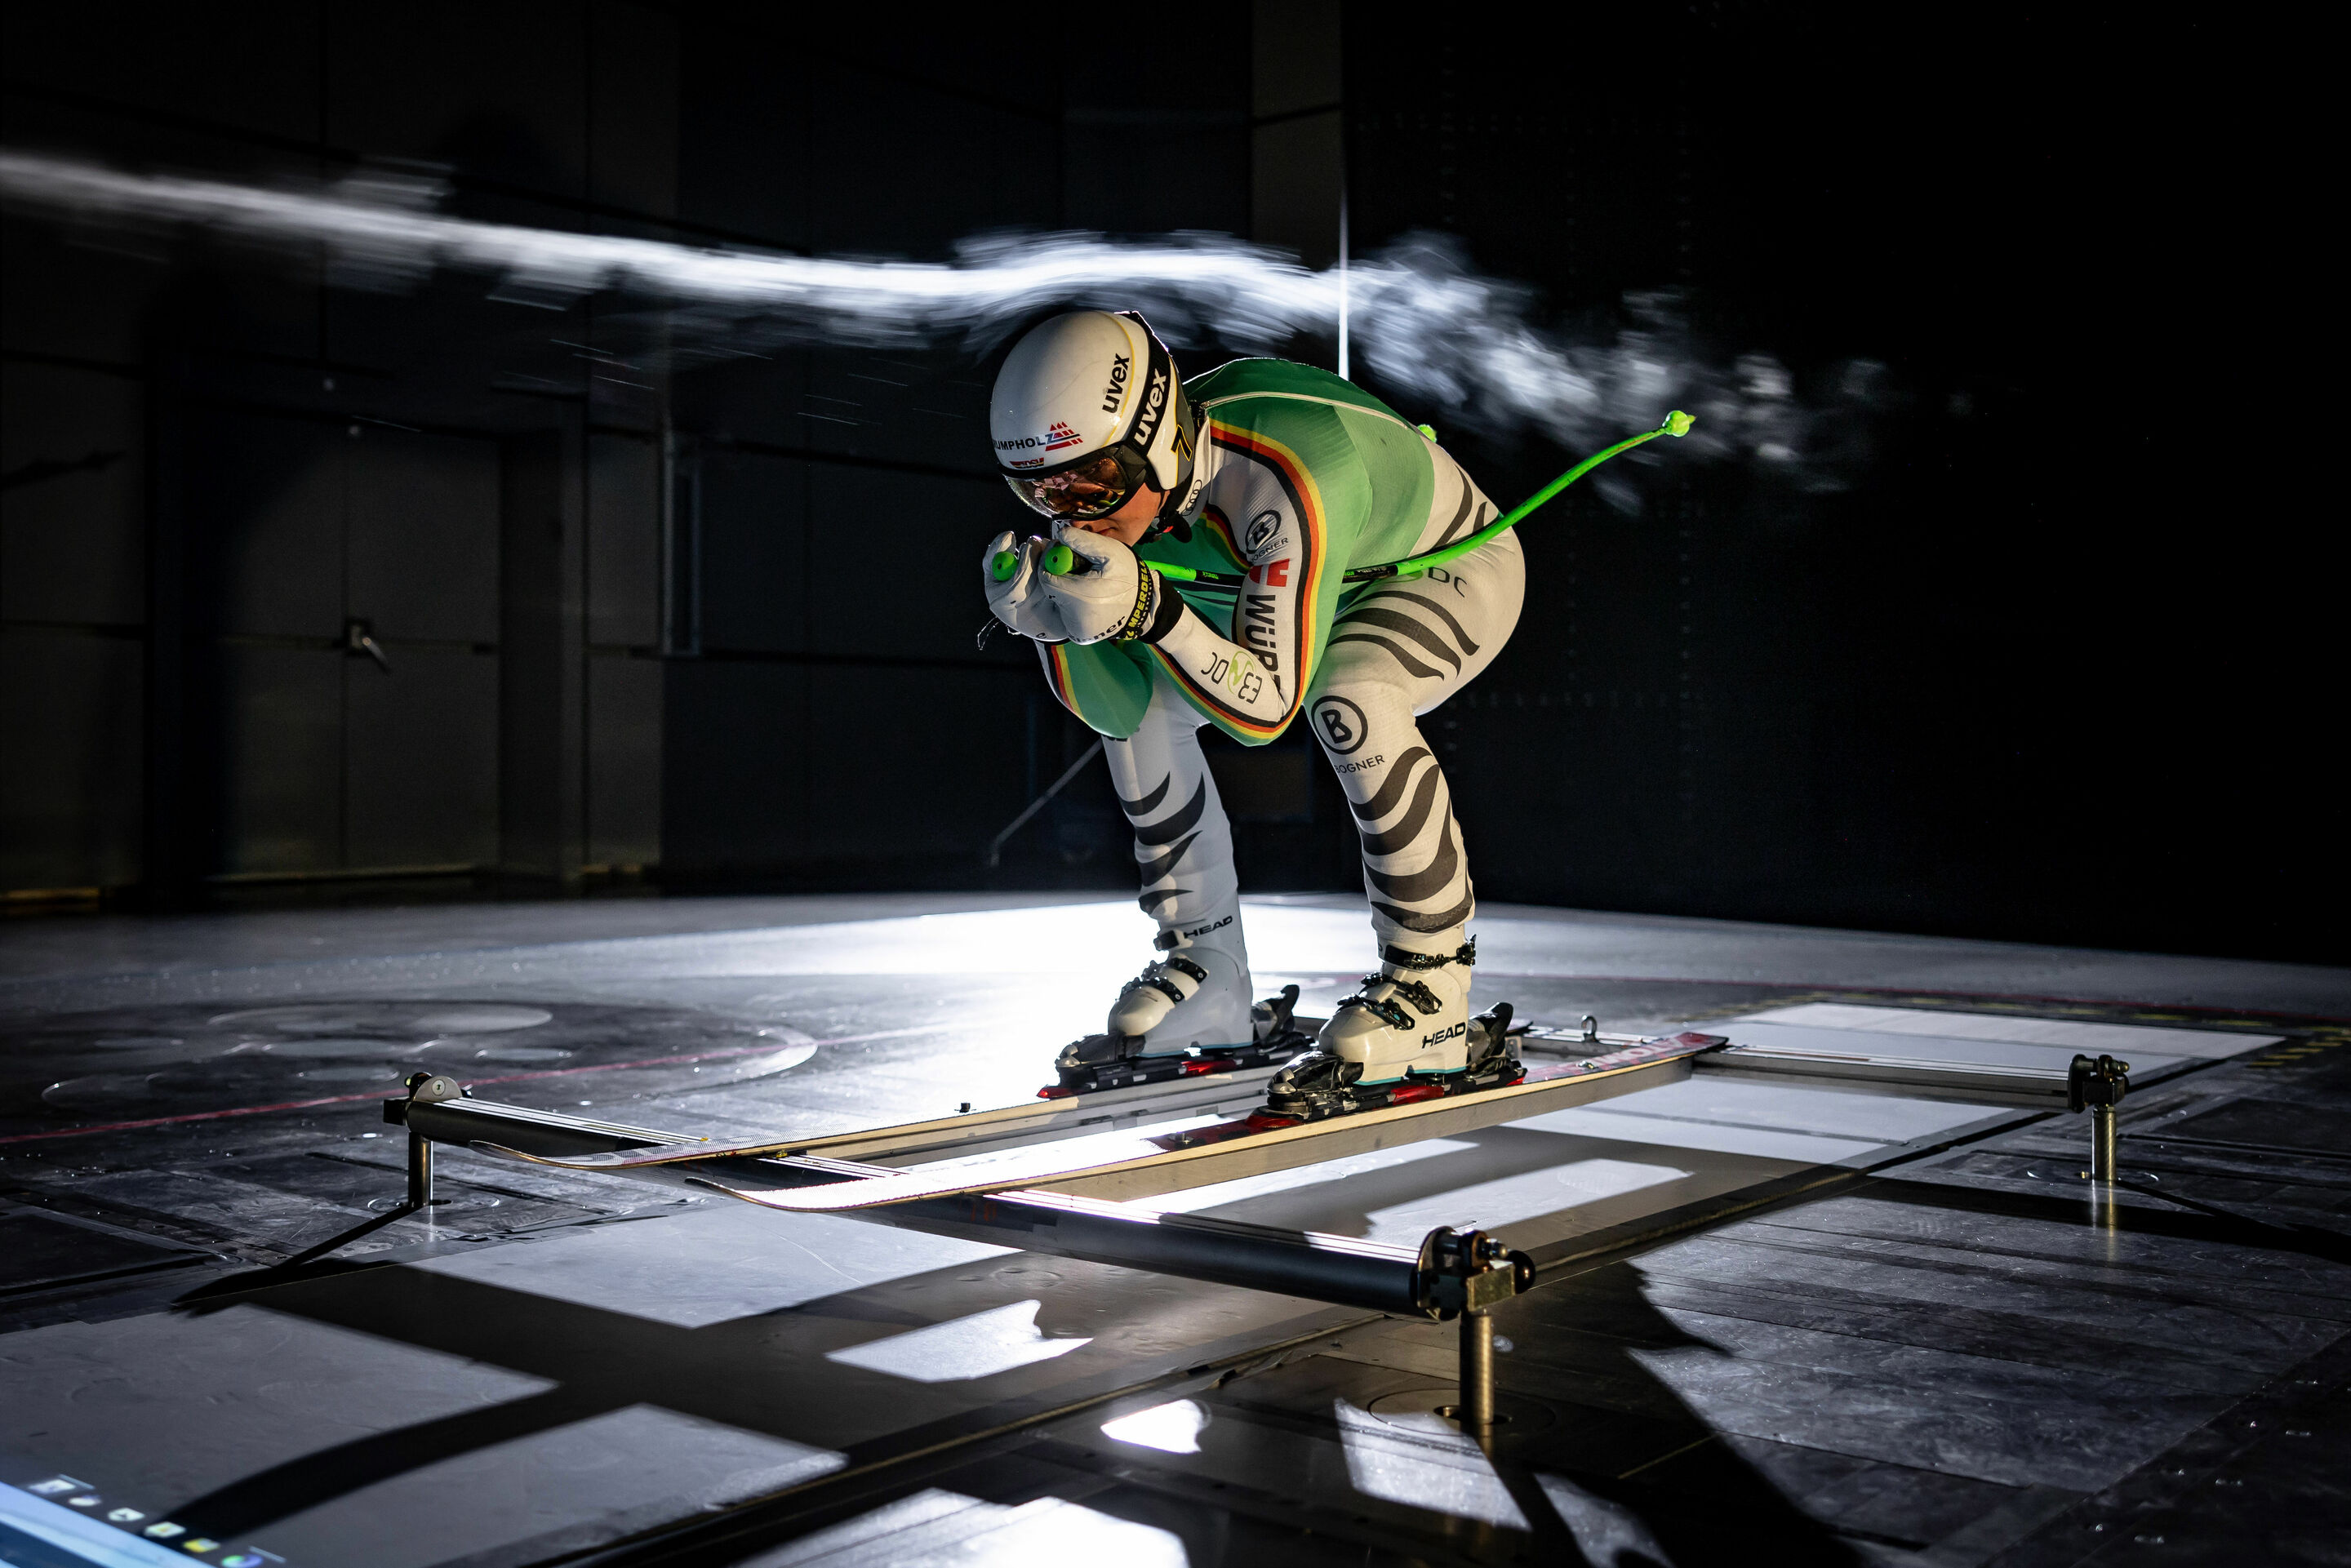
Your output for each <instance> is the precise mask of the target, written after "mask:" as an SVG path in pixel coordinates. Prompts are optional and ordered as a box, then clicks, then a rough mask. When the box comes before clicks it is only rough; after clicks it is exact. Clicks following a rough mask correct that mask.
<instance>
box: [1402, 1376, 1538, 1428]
mask: <svg viewBox="0 0 2351 1568" xmlns="http://www.w3.org/2000/svg"><path fill="white" fill-rule="evenodd" d="M1460 1401H1461V1391H1460V1390H1459V1389H1458V1388H1406V1389H1403V1390H1400V1391H1398V1392H1397V1393H1395V1394H1383V1395H1381V1396H1379V1397H1378V1398H1377V1399H1374V1400H1373V1401H1372V1403H1371V1406H1370V1409H1371V1413H1372V1414H1373V1415H1374V1416H1378V1417H1379V1418H1380V1419H1381V1420H1382V1421H1384V1422H1386V1423H1387V1424H1388V1425H1389V1426H1391V1427H1395V1428H1396V1429H1397V1430H1399V1431H1405V1432H1442V1433H1448V1434H1449V1433H1456V1432H1458V1431H1460V1430H1461V1427H1460V1424H1459V1423H1458V1422H1457V1421H1455V1420H1454V1419H1453V1415H1452V1412H1453V1409H1454V1406H1457V1405H1458V1404H1459V1403H1460ZM1494 1405H1495V1410H1494V1414H1495V1415H1497V1416H1500V1417H1501V1420H1500V1422H1499V1426H1500V1427H1501V1429H1502V1434H1503V1435H1504V1436H1507V1437H1524V1436H1525V1435H1527V1434H1528V1433H1530V1432H1540V1431H1541V1430H1542V1429H1543V1428H1544V1427H1548V1426H1550V1425H1551V1424H1552V1421H1554V1420H1555V1419H1557V1417H1556V1416H1554V1414H1553V1413H1552V1408H1551V1406H1548V1405H1545V1404H1544V1403H1543V1402H1542V1401H1541V1400H1540V1399H1527V1398H1522V1397H1520V1396H1518V1395H1515V1394H1497V1395H1496V1396H1494Z"/></svg>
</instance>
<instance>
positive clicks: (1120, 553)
mask: <svg viewBox="0 0 2351 1568" xmlns="http://www.w3.org/2000/svg"><path fill="white" fill-rule="evenodd" d="M1053 539H1054V542H1055V543H1057V544H1065V545H1067V546H1069V547H1070V552H1071V554H1072V555H1075V556H1078V557H1080V558H1081V559H1082V560H1083V561H1084V562H1085V563H1086V566H1087V568H1088V569H1089V570H1081V571H1073V572H1068V573H1065V574H1064V575H1062V576H1060V577H1056V576H1054V575H1053V574H1051V573H1050V572H1046V573H1043V574H1042V577H1043V580H1044V584H1045V597H1046V599H1047V600H1048V601H1050V602H1051V604H1052V606H1053V608H1054V610H1055V611H1056V612H1059V614H1060V616H1061V624H1062V625H1063V626H1064V627H1066V628H1067V629H1068V633H1069V639H1070V641H1071V642H1072V643H1102V642H1108V641H1109V640H1110V639H1112V638H1114V637H1115V638H1121V639H1124V638H1129V637H1136V636H1141V635H1142V634H1143V633H1144V632H1147V631H1149V630H1151V629H1152V622H1153V621H1154V619H1155V612H1157V611H1158V609H1159V607H1160V604H1161V601H1162V597H1163V594H1164V592H1165V590H1164V589H1163V588H1162V587H1161V585H1160V580H1159V574H1158V573H1157V572H1155V571H1153V570H1151V569H1150V568H1149V567H1146V566H1144V564H1143V563H1142V562H1141V561H1139V560H1137V559H1135V555H1134V551H1133V550H1131V549H1127V548H1126V547H1125V546H1124V545H1123V544H1121V543H1119V542H1118V541H1117V540H1116V539H1113V538H1103V537H1102V535H1100V534H1092V533H1088V532H1087V531H1086V530H1085V529H1083V528H1074V527H1072V526H1071V525H1070V524H1068V523H1061V524H1059V525H1057V526H1056V527H1055V528H1054V529H1053Z"/></svg>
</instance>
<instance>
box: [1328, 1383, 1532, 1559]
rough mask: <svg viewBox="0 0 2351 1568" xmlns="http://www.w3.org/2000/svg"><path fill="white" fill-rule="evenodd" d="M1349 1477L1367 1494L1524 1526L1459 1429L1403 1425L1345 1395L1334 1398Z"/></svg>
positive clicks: (1504, 1524)
mask: <svg viewBox="0 0 2351 1568" xmlns="http://www.w3.org/2000/svg"><path fill="white" fill-rule="evenodd" d="M1332 1413H1333V1414H1334V1415H1336V1416H1338V1418H1339V1438H1340V1441H1341V1442H1342V1443H1343V1445H1344V1446H1345V1448H1346V1454H1347V1479H1348V1480H1349V1481H1350V1482H1351V1483H1353V1486H1354V1489H1355V1490H1357V1491H1359V1492H1361V1493H1363V1494H1364V1496H1365V1497H1375V1498H1378V1499H1379V1500H1381V1501H1382V1502H1395V1503H1403V1504H1404V1505H1405V1506H1406V1507H1408V1508H1425V1509H1428V1510H1430V1511H1434V1512H1437V1513H1449V1514H1451V1515H1453V1516H1454V1517H1455V1518H1457V1519H1474V1520H1479V1521H1482V1522H1484V1523H1487V1524H1494V1525H1499V1526H1501V1527H1502V1528H1504V1529H1506V1530H1524V1529H1526V1528H1527V1516H1526V1515H1525V1514H1523V1513H1520V1511H1519V1505H1518V1504H1517V1503H1515V1502H1513V1501H1512V1500H1510V1490H1509V1489H1508V1488H1506V1487H1504V1486H1503V1485H1502V1479H1501V1478H1500V1477H1499V1476H1498V1475H1496V1474H1495V1473H1494V1466H1493V1464H1492V1462H1491V1461H1490V1460H1489V1459H1488V1458H1486V1456H1485V1455H1484V1454H1483V1453H1482V1452H1480V1451H1479V1448H1478V1445H1477V1444H1476V1443H1473V1442H1471V1441H1470V1440H1469V1439H1468V1437H1463V1436H1462V1435H1461V1434H1460V1433H1458V1432H1432V1431H1426V1430H1421V1429H1417V1428H1416V1429H1415V1430H1413V1431H1409V1432H1406V1431H1404V1430H1402V1429H1400V1428H1398V1427H1392V1426H1390V1425H1388V1424H1387V1423H1386V1422H1385V1421H1383V1420H1381V1419H1380V1418H1379V1417H1378V1416H1374V1415H1373V1414H1372V1413H1371V1412H1370V1411H1368V1410H1363V1409H1358V1408H1357V1407H1356V1406H1353V1405H1350V1404H1348V1403H1347V1402H1346V1401H1345V1400H1343V1399H1339V1400H1334V1401H1332Z"/></svg>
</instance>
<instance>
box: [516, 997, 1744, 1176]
mask: <svg viewBox="0 0 2351 1568" xmlns="http://www.w3.org/2000/svg"><path fill="white" fill-rule="evenodd" d="M1728 1044H1729V1040H1728V1038H1726V1037H1725V1036H1722V1035H1712V1034H1696V1033H1690V1032H1684V1033H1681V1034H1675V1035H1665V1036H1659V1037H1656V1038H1654V1039H1650V1040H1642V1041H1641V1042H1639V1043H1638V1044H1636V1045H1633V1046H1630V1047H1627V1048H1625V1049H1624V1050H1621V1051H1609V1052H1607V1053H1605V1054H1604V1055H1599V1056H1593V1057H1587V1058H1583V1059H1582V1060H1579V1061H1560V1062H1548V1063H1544V1064H1542V1065H1541V1066H1536V1067H1531V1068H1526V1069H1524V1070H1523V1071H1522V1073H1521V1075H1520V1077H1519V1078H1518V1080H1517V1081H1516V1082H1510V1083H1505V1084H1499V1085H1497V1086H1495V1087H1492V1088H1488V1089H1481V1090H1473V1091H1468V1092H1460V1093H1454V1094H1447V1093H1445V1092H1443V1091H1442V1090H1441V1089H1439V1090H1436V1091H1435V1092H1430V1093H1427V1094H1422V1095H1414V1096H1410V1097H1406V1096H1403V1095H1398V1096H1396V1097H1395V1099H1394V1100H1393V1101H1391V1102H1390V1103H1384V1104H1381V1105H1378V1106H1375V1107H1373V1108H1370V1109H1365V1110H1361V1111H1356V1112H1353V1113H1349V1114H1346V1115H1343V1116H1339V1117H1333V1118H1329V1119H1324V1120H1307V1119H1303V1118H1293V1117H1284V1116H1273V1115H1269V1114H1267V1113H1265V1112H1263V1111H1257V1112H1252V1113H1250V1114H1249V1115H1247V1116H1238V1117H1234V1118H1231V1119H1229V1120H1226V1121H1222V1122H1217V1123H1213V1124H1209V1125H1207V1126H1204V1127H1195V1128H1190V1129H1187V1130H1183V1131H1177V1132H1171V1133H1163V1134H1156V1135H1148V1136H1140V1135H1139V1136H1136V1137H1134V1138H1130V1139H1127V1140H1124V1141H1123V1145H1122V1146H1123V1148H1125V1149H1127V1150H1130V1151H1134V1152H1129V1153H1123V1154H1121V1155H1118V1156H1117V1157H1113V1158H1109V1159H1104V1158H1102V1157H1101V1155H1100V1154H1099V1153H1098V1152H1097V1153H1096V1154H1094V1155H1080V1156H1079V1157H1077V1158H1075V1159H1072V1158H1071V1153H1070V1151H1068V1150H1065V1149H1060V1148H1056V1147H1054V1146H1052V1145H1043V1146H1029V1147H1024V1148H1018V1149H1013V1150H1009V1151H1007V1152H1006V1153H1004V1154H1003V1155H992V1156H988V1157H987V1158H986V1159H985V1160H984V1161H972V1162H968V1163H959V1164H956V1165H955V1166H950V1167H946V1168H939V1167H931V1168H927V1169H922V1170H913V1171H900V1172H895V1173H893V1174H892V1175H889V1176H858V1177H856V1178H855V1179H852V1180H847V1181H828V1182H822V1183H820V1184H817V1185H813V1186H788V1187H782V1188H776V1189H755V1188H749V1187H742V1186H732V1185H730V1184H728V1183H726V1182H723V1181H718V1180H716V1179H713V1178H711V1177H706V1176H695V1177H692V1178H690V1179H691V1180H692V1181H693V1183H694V1185H695V1186H704V1187H708V1188H710V1189H711V1190H713V1191H715V1192H720V1193H724V1194H726V1196H727V1197H736V1198H740V1199H742V1200H743V1201H744V1202H746V1203H754V1204H758V1205H759V1206H760V1207H764V1208H774V1209H782V1210H785V1211H787V1212H790V1213H796V1214H834V1213H841V1212H842V1211H844V1210H849V1209H858V1208H874V1207H881V1206H883V1205H885V1204H893V1203H911V1202H915V1201H918V1200H922V1199H925V1198H944V1197H967V1196H972V1195H976V1194H982V1193H1006V1192H1013V1191H1019V1190H1022V1189H1025V1188H1028V1187H1033V1186H1048V1185H1061V1184H1065V1183H1071V1182H1077V1181H1081V1180H1092V1179H1097V1178H1102V1177H1115V1176H1123V1175H1128V1174H1132V1173H1140V1172H1145V1171H1155V1172H1159V1173H1161V1174H1169V1173H1168V1171H1167V1167H1175V1166H1183V1165H1184V1164H1186V1163H1187V1162H1191V1161H1196V1160H1199V1159H1202V1158H1205V1157H1207V1156H1209V1155H1217V1154H1222V1153H1224V1152H1225V1150H1226V1148H1227V1146H1228V1145H1232V1144H1234V1143H1236V1142H1238V1141H1240V1140H1244V1139H1246V1140H1251V1141H1252V1143H1253V1145H1260V1146H1265V1147H1268V1148H1276V1147H1281V1146H1285V1145H1286V1146H1288V1153H1289V1154H1290V1155H1294V1156H1295V1157H1291V1158H1286V1159H1281V1160H1280V1161H1279V1162H1278V1163H1279V1164H1280V1165H1284V1166H1295V1165H1311V1164H1312V1163H1314V1162H1315V1160H1317V1159H1318V1158H1322V1157H1327V1156H1324V1155H1318V1154H1316V1153H1314V1152H1313V1141H1314V1140H1315V1139H1316V1138H1318V1137H1320V1136H1322V1135H1323V1134H1327V1133H1332V1132H1337V1131H1342V1130H1350V1129H1361V1130H1364V1131H1367V1132H1371V1131H1377V1132H1379V1133H1380V1136H1379V1139H1378V1141H1379V1143H1380V1145H1383V1146H1386V1145H1394V1144H1400V1143H1406V1142H1411V1141H1413V1140H1414V1139H1416V1137H1421V1136H1435V1135H1437V1133H1438V1132H1439V1131H1440V1129H1438V1128H1437V1127H1430V1128H1428V1129H1427V1130H1426V1131H1420V1130H1418V1129H1416V1128H1415V1127H1414V1125H1413V1124H1414V1123H1415V1122H1416V1121H1425V1120H1429V1119H1432V1118H1434V1117H1436V1116H1437V1115H1439V1114H1440V1113H1447V1112H1460V1111H1465V1110H1471V1109H1473V1108H1474V1114H1475V1116H1476V1118H1477V1120H1478V1122H1479V1124H1483V1125H1493V1124H1499V1123H1501V1122H1507V1121H1512V1120H1516V1119H1518V1118H1519V1117H1521V1116H1531V1115H1536V1114H1540V1113H1541V1111H1542V1110H1543V1109H1544V1108H1545V1107H1544V1106H1543V1105H1542V1103H1541V1102H1542V1100H1543V1099H1545V1098H1558V1097H1560V1092H1561V1091H1562V1090H1563V1089H1565V1088H1566V1087H1567V1086H1568V1085H1570V1084H1571V1083H1586V1082H1593V1081H1594V1080H1602V1079H1608V1078H1613V1077H1619V1076H1623V1075H1625V1074H1629V1073H1633V1072H1637V1071H1641V1070H1643V1069H1645V1068H1652V1067H1656V1066H1657V1065H1659V1064H1660V1063H1664V1062H1670V1061H1677V1060H1680V1059H1684V1058H1687V1057H1693V1056H1697V1055H1699V1054H1701V1053H1703V1052H1706V1051H1717V1050H1719V1049H1721V1048H1722V1047H1723V1046H1726V1045H1728ZM1430 1087H1433V1086H1430ZM1522 1102H1532V1103H1526V1104H1524V1105H1523V1108H1520V1103H1522ZM1448 1120H1451V1118H1448ZM1387 1129H1393V1135H1389V1134H1388V1133H1387V1131H1386V1130H1387ZM1443 1130H1450V1129H1449V1128H1448V1129H1443ZM485 1146H488V1145H485ZM1144 1150H1147V1151H1148V1152H1142V1151H1144ZM498 1152H501V1153H504V1152H507V1151H504V1150H500V1151H498ZM705 1157H707V1156H705ZM545 1163H561V1164H574V1165H579V1163H578V1162H568V1161H567V1162H545ZM579 1168H590V1169H607V1170H609V1169H611V1166H610V1165H604V1166H584V1165H580V1166H579ZM803 1168H804V1169H809V1170H819V1171H825V1173H826V1174H838V1172H837V1167H835V1169H833V1170H826V1166H825V1164H823V1163H820V1162H817V1161H810V1162H809V1163H808V1166H805V1167H803ZM1183 1185H1185V1184H1184V1183H1182V1182H1180V1181H1179V1182H1176V1183H1174V1184H1173V1185H1172V1186H1169V1187H1166V1188H1163V1190H1173V1188H1174V1187H1176V1186H1183Z"/></svg>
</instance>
